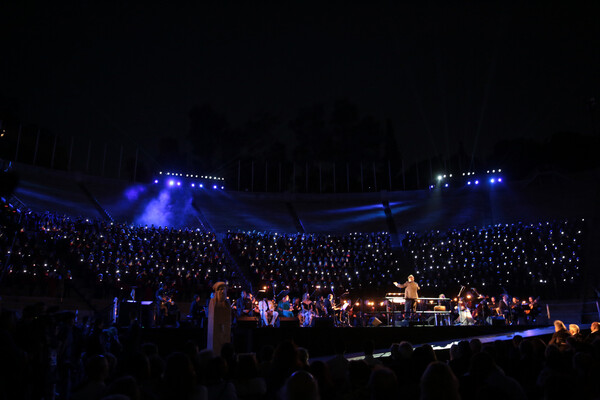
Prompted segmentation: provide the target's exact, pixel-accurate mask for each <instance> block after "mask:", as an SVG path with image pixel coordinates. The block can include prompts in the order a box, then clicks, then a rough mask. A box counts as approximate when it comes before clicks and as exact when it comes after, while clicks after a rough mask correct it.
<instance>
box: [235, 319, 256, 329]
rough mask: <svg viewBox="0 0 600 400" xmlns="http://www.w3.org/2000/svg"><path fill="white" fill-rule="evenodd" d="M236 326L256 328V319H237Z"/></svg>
mask: <svg viewBox="0 0 600 400" xmlns="http://www.w3.org/2000/svg"><path fill="white" fill-rule="evenodd" d="M237 326H238V327H239V328H258V317H247V316H243V317H238V318H237Z"/></svg>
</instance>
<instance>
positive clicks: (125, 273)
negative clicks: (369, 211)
mask: <svg viewBox="0 0 600 400" xmlns="http://www.w3.org/2000/svg"><path fill="white" fill-rule="evenodd" d="M0 218H1V221H0V222H1V229H0V250H1V251H2V259H1V261H2V263H3V265H4V261H5V260H6V258H7V257H9V256H10V262H9V268H8V269H6V271H4V276H3V282H2V285H3V291H4V292H5V293H6V292H7V291H8V292H9V293H11V292H13V293H17V294H26V295H37V296H58V297H63V296H68V295H69V293H70V289H71V287H72V286H73V285H72V284H71V283H72V281H73V279H74V278H79V279H82V280H83V282H84V283H85V286H86V287H88V288H89V287H91V288H93V289H92V290H93V295H94V296H95V297H97V298H113V297H120V298H129V297H130V296H131V289H136V293H135V296H136V300H153V299H154V293H155V292H156V290H157V289H158V287H159V286H160V285H161V284H163V285H164V286H165V287H168V288H169V290H170V294H171V295H172V297H174V298H175V299H176V300H177V301H186V302H189V301H191V300H192V298H193V296H194V295H195V294H200V295H201V297H202V298H206V297H207V296H208V293H210V287H211V286H212V284H213V283H214V282H216V281H219V280H221V281H226V282H228V285H229V287H230V288H232V289H233V293H235V292H236V288H237V289H239V288H241V287H242V286H245V284H244V282H246V281H247V280H246V279H248V280H249V281H251V282H253V283H254V284H257V283H259V282H267V283H268V284H269V285H270V287H271V288H272V289H273V292H277V293H279V292H281V291H282V290H288V291H289V292H290V295H291V296H292V297H296V296H298V297H299V296H301V295H302V294H304V293H313V292H315V291H319V290H321V291H322V292H328V293H333V294H334V295H335V296H336V297H338V296H340V295H341V294H343V293H347V292H349V291H357V292H359V293H360V292H361V291H362V290H369V291H370V292H371V293H375V294H379V295H381V296H383V295H384V294H385V293H386V292H388V291H390V290H393V286H392V285H391V282H393V281H400V280H403V279H404V277H405V276H406V275H408V274H409V273H413V274H414V275H415V277H416V281H417V282H418V283H419V285H420V287H421V293H422V294H423V295H424V296H425V297H437V296H438V295H439V294H440V293H443V292H444V291H446V290H451V289H452V291H453V290H454V289H455V288H456V289H457V291H458V288H460V287H461V286H464V287H468V288H476V290H478V291H479V292H480V293H482V294H487V293H494V294H499V293H510V294H511V296H512V295H518V296H530V295H534V296H540V295H542V296H545V297H560V296H563V297H564V295H565V294H566V293H569V291H570V290H576V289H577V288H578V287H579V284H580V283H581V277H582V269H583V260H582V258H583V242H584V232H585V221H583V220H575V221H555V222H544V223H538V224H521V223H517V224H497V225H493V226H488V227H485V228H467V229H451V230H448V231H445V232H440V231H429V232H425V233H421V234H417V233H414V232H408V233H406V235H405V236H404V239H403V241H402V246H401V247H400V248H399V249H392V246H391V237H390V235H389V234H388V233H385V232H379V233H348V234H338V235H333V234H302V233H298V234H278V233H269V232H255V231H252V232H243V231H237V232H228V233H227V237H226V240H224V244H223V243H221V242H220V241H219V240H218V239H217V237H216V235H215V234H214V233H205V232H201V231H199V230H190V229H174V228H165V227H154V226H150V227H148V226H135V225H131V224H127V223H119V222H106V221H101V220H92V219H86V218H77V217H68V216H64V215H56V214H53V213H50V212H46V213H34V212H19V211H18V210H17V209H15V208H12V207H10V206H9V205H4V207H3V208H2V213H1V215H0ZM15 232H16V236H15V235H14V233H15ZM13 238H14V239H15V240H14V242H13ZM225 246H227V247H228V250H229V251H228V252H227V251H226V249H225ZM11 249H12V254H9V252H10V250H11ZM228 253H229V254H228ZM230 255H231V256H230ZM238 265H239V266H241V267H242V268H241V269H240V268H238ZM254 289H257V287H255V288H254Z"/></svg>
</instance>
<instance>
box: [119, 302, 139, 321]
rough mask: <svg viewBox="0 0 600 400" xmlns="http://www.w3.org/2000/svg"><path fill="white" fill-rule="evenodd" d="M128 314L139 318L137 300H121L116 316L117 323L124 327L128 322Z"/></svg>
mask: <svg viewBox="0 0 600 400" xmlns="http://www.w3.org/2000/svg"><path fill="white" fill-rule="evenodd" d="M130 314H133V315H135V317H137V319H138V320H139V319H140V303H139V302H137V301H135V302H134V301H123V302H121V303H120V304H119V315H118V316H117V325H119V326H121V327H124V326H128V325H129V323H130V318H129V317H130Z"/></svg>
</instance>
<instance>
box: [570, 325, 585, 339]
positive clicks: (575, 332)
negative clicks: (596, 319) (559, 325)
mask: <svg viewBox="0 0 600 400" xmlns="http://www.w3.org/2000/svg"><path fill="white" fill-rule="evenodd" d="M569 333H570V334H571V337H572V338H573V339H575V340H576V341H577V342H583V335H582V334H581V332H580V329H579V325H577V324H569Z"/></svg>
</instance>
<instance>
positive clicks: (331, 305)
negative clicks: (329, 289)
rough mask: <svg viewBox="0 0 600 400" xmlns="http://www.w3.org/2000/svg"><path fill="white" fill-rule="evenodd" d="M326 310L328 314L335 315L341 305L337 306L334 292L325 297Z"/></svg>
mask: <svg viewBox="0 0 600 400" xmlns="http://www.w3.org/2000/svg"><path fill="white" fill-rule="evenodd" d="M325 310H326V311H327V315H328V316H330V317H333V316H334V315H335V311H337V310H339V307H337V306H336V304H335V299H334V298H333V293H329V294H328V295H327V298H326V299H325Z"/></svg>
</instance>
